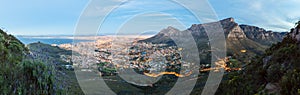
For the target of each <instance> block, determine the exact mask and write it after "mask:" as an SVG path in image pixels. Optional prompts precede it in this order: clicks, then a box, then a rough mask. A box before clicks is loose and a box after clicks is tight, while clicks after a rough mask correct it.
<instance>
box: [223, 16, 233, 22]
mask: <svg viewBox="0 0 300 95" xmlns="http://www.w3.org/2000/svg"><path fill="white" fill-rule="evenodd" d="M221 22H234V18H232V17H229V18H226V19H223V20H221Z"/></svg>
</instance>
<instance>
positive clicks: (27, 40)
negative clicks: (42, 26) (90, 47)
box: [16, 36, 94, 45]
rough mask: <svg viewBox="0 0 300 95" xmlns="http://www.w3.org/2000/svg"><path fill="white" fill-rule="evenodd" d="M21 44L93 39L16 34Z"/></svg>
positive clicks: (63, 42)
mask: <svg viewBox="0 0 300 95" xmlns="http://www.w3.org/2000/svg"><path fill="white" fill-rule="evenodd" d="M16 37H17V38H18V39H19V40H20V41H21V42H22V43H23V44H26V45H27V44H30V43H37V42H41V43H45V44H56V45H60V44H71V43H78V42H92V41H94V40H78V39H76V40H74V39H72V37H53V36H51V37H47V36H40V37H39V36H34V37H31V36H16Z"/></svg>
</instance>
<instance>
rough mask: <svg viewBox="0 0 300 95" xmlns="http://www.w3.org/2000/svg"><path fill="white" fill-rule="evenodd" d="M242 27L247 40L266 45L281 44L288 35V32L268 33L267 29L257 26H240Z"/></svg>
mask: <svg viewBox="0 0 300 95" xmlns="http://www.w3.org/2000/svg"><path fill="white" fill-rule="evenodd" d="M240 27H241V29H242V30H243V31H244V33H245V34H246V36H247V38H249V39H251V40H253V41H256V42H258V43H260V44H264V45H271V44H273V43H276V42H280V41H281V40H282V39H283V38H284V36H285V35H286V34H287V32H272V31H266V30H265V29H263V28H259V27H256V26H249V25H240Z"/></svg>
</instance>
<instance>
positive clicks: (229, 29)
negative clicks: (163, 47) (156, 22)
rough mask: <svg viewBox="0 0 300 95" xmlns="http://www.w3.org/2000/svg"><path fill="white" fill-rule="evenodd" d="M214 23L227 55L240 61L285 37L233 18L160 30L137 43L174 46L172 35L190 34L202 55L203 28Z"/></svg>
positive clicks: (205, 43) (205, 42)
mask: <svg viewBox="0 0 300 95" xmlns="http://www.w3.org/2000/svg"><path fill="white" fill-rule="evenodd" d="M216 23H220V24H221V25H222V28H223V30H224V35H225V38H226V46H227V53H228V55H229V56H235V57H238V58H239V60H240V61H243V59H244V58H250V57H249V56H252V57H253V56H255V55H257V54H262V53H263V51H264V50H265V49H266V48H267V47H269V46H270V45H271V44H273V43H276V42H278V41H281V40H282V38H283V36H284V35H285V33H277V32H271V31H265V30H264V29H262V28H258V27H255V26H248V25H239V24H238V23H236V22H235V21H234V19H233V18H226V19H223V20H220V21H218V22H212V23H205V24H193V25H192V26H191V27H190V28H188V29H186V30H184V31H180V30H178V29H176V28H174V27H168V28H166V29H163V30H161V32H159V33H158V34H157V35H155V36H153V37H150V38H148V39H145V40H140V41H139V42H146V43H155V44H168V45H176V43H175V42H174V41H173V40H172V39H171V36H172V35H174V34H175V35H178V34H184V33H191V34H192V36H193V38H194V40H195V42H196V43H197V46H198V49H199V51H200V52H201V53H203V52H207V51H209V49H210V46H209V39H208V36H207V34H206V32H205V28H204V26H212V27H214V26H215V24H216ZM261 35H263V36H261ZM241 50H247V52H241ZM204 55H205V54H204ZM203 58H205V57H203Z"/></svg>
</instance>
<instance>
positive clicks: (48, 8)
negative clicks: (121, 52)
mask: <svg viewBox="0 0 300 95" xmlns="http://www.w3.org/2000/svg"><path fill="white" fill-rule="evenodd" d="M100 1H101V0H100ZM102 1H103V2H101V3H93V2H91V1H89V0H26V1H25V0H5V1H4V0H3V1H2V4H1V6H0V11H1V13H2V14H1V15H0V27H2V29H4V30H6V31H7V32H8V33H10V34H14V35H73V34H74V30H75V29H76V25H77V23H78V21H79V18H80V17H81V18H85V19H87V20H90V21H94V22H96V21H98V22H97V23H83V24H82V25H84V26H82V27H85V29H84V30H81V31H82V34H94V32H95V31H93V30H95V29H96V28H97V29H99V31H98V34H114V33H116V31H118V32H119V33H121V34H122V33H125V34H126V33H128V32H131V33H134V34H136V33H138V34H141V33H145V32H147V31H150V32H158V31H159V30H161V29H163V28H166V27H167V26H173V27H176V28H179V29H181V30H183V29H185V28H188V27H190V26H191V25H192V24H198V23H204V22H207V21H209V20H207V21H197V20H195V19H196V17H194V16H193V15H192V13H191V12H190V11H189V10H187V9H185V7H183V6H181V5H180V4H179V5H178V4H176V3H172V2H169V1H168V0H160V1H157V0H129V1H130V2H127V3H122V2H123V1H124V0H102ZM178 1H180V0H178ZM194 1H197V0H194ZM198 1H200V2H199V4H198V2H195V3H191V4H190V5H191V6H194V8H203V10H208V9H205V8H206V7H201V6H204V5H203V4H201V0H198ZM89 2H90V3H92V4H91V5H95V7H88V4H89ZM208 2H209V3H210V5H211V7H212V8H213V9H214V11H215V13H216V15H217V16H218V19H219V20H220V19H224V18H227V17H234V18H235V19H236V22H238V23H239V24H249V25H255V26H259V27H262V28H265V29H267V30H274V31H288V30H289V29H290V28H291V27H293V26H294V22H296V21H297V20H299V19H300V12H299V11H298V9H300V6H299V4H300V0H251V1H249V0H208ZM118 4H121V6H120V5H119V6H118ZM113 8H117V9H116V10H114V11H112V12H111V14H110V15H101V14H102V13H108V12H110V11H111V10H112V9H113ZM84 10H87V11H85V12H83V11H84ZM145 11H152V12H148V13H143V12H145ZM82 13H83V14H82ZM197 13H200V14H202V15H201V16H204V17H205V16H206V17H208V18H209V16H210V15H215V14H212V13H211V12H207V11H199V12H197ZM81 15H82V16H81ZM104 17H106V20H105V21H101V20H99V18H104ZM212 21H213V20H212ZM102 22H103V23H102ZM99 23H102V24H101V25H102V26H101V27H100V28H99V27H98V26H100V25H99ZM79 25H81V24H79ZM96 26H97V27H96ZM91 27H92V28H91ZM93 28H94V29H93ZM99 32H100V33H99Z"/></svg>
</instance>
